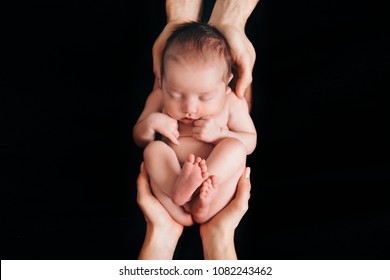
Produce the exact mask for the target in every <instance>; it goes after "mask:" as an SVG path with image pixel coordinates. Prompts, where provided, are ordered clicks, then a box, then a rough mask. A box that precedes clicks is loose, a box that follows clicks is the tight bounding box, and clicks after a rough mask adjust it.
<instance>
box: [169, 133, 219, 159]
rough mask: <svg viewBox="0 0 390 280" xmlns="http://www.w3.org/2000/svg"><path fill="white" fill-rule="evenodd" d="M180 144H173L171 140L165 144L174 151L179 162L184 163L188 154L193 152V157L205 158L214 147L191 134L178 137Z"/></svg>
mask: <svg viewBox="0 0 390 280" xmlns="http://www.w3.org/2000/svg"><path fill="white" fill-rule="evenodd" d="M179 142H180V145H175V144H173V143H172V142H171V141H167V144H168V145H169V146H170V147H171V148H172V149H173V150H174V151H175V153H176V155H177V158H178V160H179V162H180V164H182V163H184V161H186V159H187V158H188V155H189V154H191V153H192V154H194V155H195V157H201V158H202V159H207V158H208V156H209V155H210V153H211V151H212V150H213V148H214V145H213V144H209V143H206V142H203V141H199V140H197V139H195V138H193V137H192V136H184V137H179Z"/></svg>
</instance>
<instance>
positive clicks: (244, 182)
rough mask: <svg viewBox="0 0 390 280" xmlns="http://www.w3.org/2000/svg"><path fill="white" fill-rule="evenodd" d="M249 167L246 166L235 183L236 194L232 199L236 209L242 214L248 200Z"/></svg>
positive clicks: (246, 208)
mask: <svg viewBox="0 0 390 280" xmlns="http://www.w3.org/2000/svg"><path fill="white" fill-rule="evenodd" d="M250 172H251V169H250V167H246V168H245V171H244V173H243V174H242V175H241V177H240V180H239V181H238V184H237V191H236V196H235V198H234V200H233V202H234V205H235V207H236V209H239V210H240V212H241V213H242V214H245V212H246V211H247V210H248V202H249V198H250V190H251V182H250Z"/></svg>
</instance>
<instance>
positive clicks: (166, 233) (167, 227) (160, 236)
mask: <svg viewBox="0 0 390 280" xmlns="http://www.w3.org/2000/svg"><path fill="white" fill-rule="evenodd" d="M137 203H138V205H139V207H140V208H141V211H142V213H143V214H144V216H145V220H146V234H145V239H144V243H143V245H142V248H141V252H140V254H139V256H138V259H140V260H141V259H143V260H147V259H153V260H157V259H161V260H162V259H172V257H173V253H174V251H175V248H176V245H177V242H178V240H179V238H180V236H181V234H182V233H183V226H182V225H181V224H178V223H177V222H176V221H175V220H174V219H173V218H172V217H171V216H170V215H169V213H168V212H167V210H165V208H164V207H163V206H162V205H161V203H160V202H159V201H158V200H157V198H156V197H155V196H154V195H153V194H152V192H151V189H150V184H149V176H148V174H147V171H146V169H145V166H144V163H142V164H141V168H140V173H139V175H138V179H137Z"/></svg>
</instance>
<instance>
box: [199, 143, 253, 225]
mask: <svg viewBox="0 0 390 280" xmlns="http://www.w3.org/2000/svg"><path fill="white" fill-rule="evenodd" d="M246 155H247V152H246V148H245V146H244V144H242V142H241V141H239V140H238V139H235V138H227V139H224V140H222V141H221V142H220V143H218V144H217V145H216V146H215V147H214V149H213V151H212V152H211V154H210V155H209V157H208V158H207V160H206V163H207V169H208V173H209V174H210V175H211V176H215V177H216V179H217V180H218V187H217V189H218V195H216V196H215V198H214V199H213V200H212V201H211V205H210V210H209V213H208V214H207V215H204V216H203V217H202V219H201V220H203V221H207V220H208V219H210V218H211V217H213V216H214V215H215V214H217V213H218V212H219V211H220V210H221V209H222V208H223V207H225V206H226V205H227V204H228V203H229V202H230V200H231V199H232V198H233V196H234V193H235V191H236V187H237V182H238V179H239V178H240V176H241V174H242V172H244V168H245V164H246ZM212 185H213V184H212ZM213 186H214V188H212V190H213V191H214V192H215V193H216V188H215V186H216V184H215V185H213ZM195 205H196V204H195V203H194V204H193V207H195ZM194 210H195V208H193V209H192V212H194Z"/></svg>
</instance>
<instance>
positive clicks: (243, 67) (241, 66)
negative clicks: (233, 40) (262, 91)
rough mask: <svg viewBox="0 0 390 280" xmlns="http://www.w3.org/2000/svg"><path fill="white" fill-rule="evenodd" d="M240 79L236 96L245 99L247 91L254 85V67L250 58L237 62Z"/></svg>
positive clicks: (238, 79)
mask: <svg viewBox="0 0 390 280" xmlns="http://www.w3.org/2000/svg"><path fill="white" fill-rule="evenodd" d="M237 68H238V69H237V70H238V78H237V83H236V94H237V96H238V97H239V98H242V97H244V94H245V90H246V89H247V88H248V87H249V85H250V84H251V83H252V80H253V78H252V69H253V65H252V62H251V61H250V58H249V57H247V58H243V59H242V60H240V61H238V62H237Z"/></svg>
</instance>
